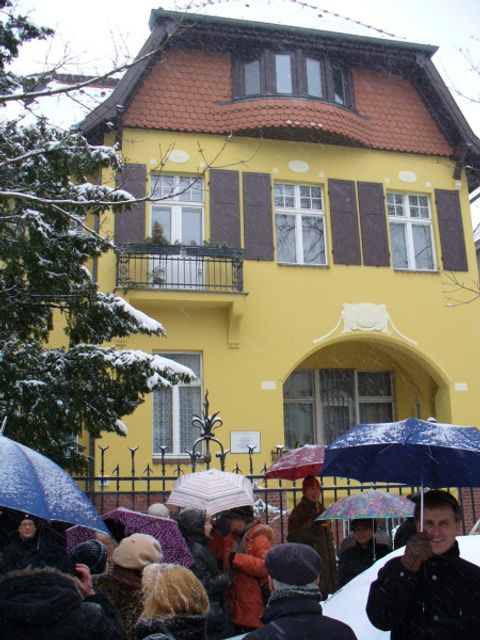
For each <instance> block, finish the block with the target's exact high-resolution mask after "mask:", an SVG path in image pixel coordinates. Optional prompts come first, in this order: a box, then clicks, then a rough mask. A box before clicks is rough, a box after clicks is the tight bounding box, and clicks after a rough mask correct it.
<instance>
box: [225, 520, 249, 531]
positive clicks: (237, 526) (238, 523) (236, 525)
mask: <svg viewBox="0 0 480 640" xmlns="http://www.w3.org/2000/svg"><path fill="white" fill-rule="evenodd" d="M229 521H230V531H231V532H232V533H242V532H243V530H244V529H245V527H246V526H247V523H246V522H245V520H242V519H241V518H229Z"/></svg>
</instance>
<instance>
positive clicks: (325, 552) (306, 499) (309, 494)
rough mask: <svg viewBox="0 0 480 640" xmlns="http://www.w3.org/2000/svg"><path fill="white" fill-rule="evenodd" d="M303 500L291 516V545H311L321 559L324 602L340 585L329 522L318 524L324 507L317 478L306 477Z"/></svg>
mask: <svg viewBox="0 0 480 640" xmlns="http://www.w3.org/2000/svg"><path fill="white" fill-rule="evenodd" d="M302 493H303V496H302V499H301V500H300V502H299V503H298V504H297V506H296V507H294V509H293V510H292V512H291V513H290V515H289V517H288V535H287V540H288V542H298V543H300V544H308V545H310V546H311V547H313V548H314V549H315V551H317V552H318V554H319V555H320V558H321V559H322V566H323V570H322V575H321V578H320V590H321V592H322V596H323V598H324V599H326V598H327V596H328V594H330V593H333V592H334V591H335V589H336V586H337V564H336V555H335V546H334V544H333V536H332V532H331V530H330V523H329V522H322V521H319V522H315V520H316V518H317V516H319V515H320V514H321V513H322V512H323V511H325V507H324V506H323V504H322V503H321V501H320V493H321V491H320V482H319V481H318V478H315V477H314V476H307V477H306V478H305V479H304V481H303V484H302Z"/></svg>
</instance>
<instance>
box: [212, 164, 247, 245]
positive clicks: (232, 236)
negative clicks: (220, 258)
mask: <svg viewBox="0 0 480 640" xmlns="http://www.w3.org/2000/svg"><path fill="white" fill-rule="evenodd" d="M209 186H210V239H211V240H212V241H213V242H220V243H225V244H227V245H228V246H229V247H232V248H238V247H240V246H241V238H240V201H239V200H240V193H239V190H240V187H239V179H238V171H226V170H221V169H210V180H209Z"/></svg>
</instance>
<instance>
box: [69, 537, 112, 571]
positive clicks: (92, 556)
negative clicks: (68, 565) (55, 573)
mask: <svg viewBox="0 0 480 640" xmlns="http://www.w3.org/2000/svg"><path fill="white" fill-rule="evenodd" d="M68 555H69V556H70V560H71V561H72V562H73V564H86V565H87V567H88V568H89V569H90V573H91V574H92V575H96V574H100V573H103V572H104V571H105V567H106V564H107V557H108V554H107V547H106V546H105V545H104V544H103V542H100V541H99V540H87V541H86V542H80V544H77V545H76V546H75V547H73V549H72V550H71V551H70V552H69V554H68Z"/></svg>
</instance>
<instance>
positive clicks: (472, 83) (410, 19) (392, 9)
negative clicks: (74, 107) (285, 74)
mask: <svg viewBox="0 0 480 640" xmlns="http://www.w3.org/2000/svg"><path fill="white" fill-rule="evenodd" d="M158 6H159V5H157V4H155V3H154V2H152V1H151V0H134V2H131V1H130V0H83V1H82V2H78V0H75V1H73V0H63V1H59V0H19V1H18V2H17V7H18V8H19V10H21V11H22V12H24V13H26V12H28V13H30V15H31V17H32V19H33V20H34V21H35V22H36V23H38V24H43V25H45V26H50V27H52V28H54V29H55V31H56V32H57V34H56V36H55V38H54V39H53V40H52V39H50V40H49V42H48V45H47V44H46V43H45V44H42V45H41V46H37V45H36V46H30V47H25V48H24V55H23V57H22V66H23V68H24V69H27V68H28V69H29V70H30V69H33V70H38V67H39V66H43V65H44V64H45V59H46V57H47V56H48V60H49V62H50V63H56V62H57V61H58V60H59V59H60V58H61V57H62V55H63V54H64V52H65V51H66V50H67V51H68V56H69V59H70V67H69V70H70V71H71V72H80V71H83V72H85V70H86V69H89V70H91V71H93V70H94V71H95V72H97V71H98V70H104V71H105V70H107V69H109V68H111V64H112V61H113V60H116V59H123V58H124V56H125V54H130V55H131V56H133V55H135V54H136V53H137V52H138V50H139V49H140V47H141V46H142V44H143V42H144V41H145V40H146V38H147V37H148V34H149V28H148V20H149V16H150V11H151V9H153V8H157V7H158ZM160 6H161V7H162V8H164V9H176V10H184V9H186V8H188V7H189V10H190V11H194V12H197V13H209V14H210V15H221V16H226V17H231V18H241V19H246V20H259V21H265V22H278V23H282V24H291V25H297V26H306V27H310V28H315V29H327V30H335V31H343V32H348V33H357V34H360V35H370V36H372V37H395V38H401V39H405V40H408V41H413V42H421V43H426V44H432V45H436V46H438V47H439V50H438V52H437V53H436V54H435V55H434V57H433V61H434V62H435V64H436V66H437V68H438V70H439V71H440V73H441V74H442V76H443V78H444V80H445V82H446V83H447V85H448V87H449V88H450V89H451V90H452V92H453V93H454V95H455V98H456V100H457V102H458V103H459V105H460V107H461V109H462V111H463V113H464V114H465V116H466V118H467V120H468V122H469V123H470V126H471V127H472V129H473V130H474V131H475V133H476V134H477V135H478V136H480V75H479V73H478V72H473V71H472V70H471V68H470V64H469V62H468V58H471V60H472V61H473V63H474V64H477V66H478V65H479V64H480V38H479V36H478V35H476V34H478V25H479V24H480V1H479V0H455V1H454V0H362V1H360V0H320V1H316V0H204V1H202V0H199V1H198V2H196V1H195V0H194V1H193V2H191V3H189V4H187V3H186V2H175V1H174V0H163V1H162V2H161V3H160ZM334 14H340V16H341V17H338V16H335V15H334ZM359 22H360V23H361V24H359ZM368 25H371V26H372V27H373V28H371V29H368V28H367V26H368ZM457 91H458V92H460V93H461V94H463V96H464V97H462V96H461V95H458V94H457Z"/></svg>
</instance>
